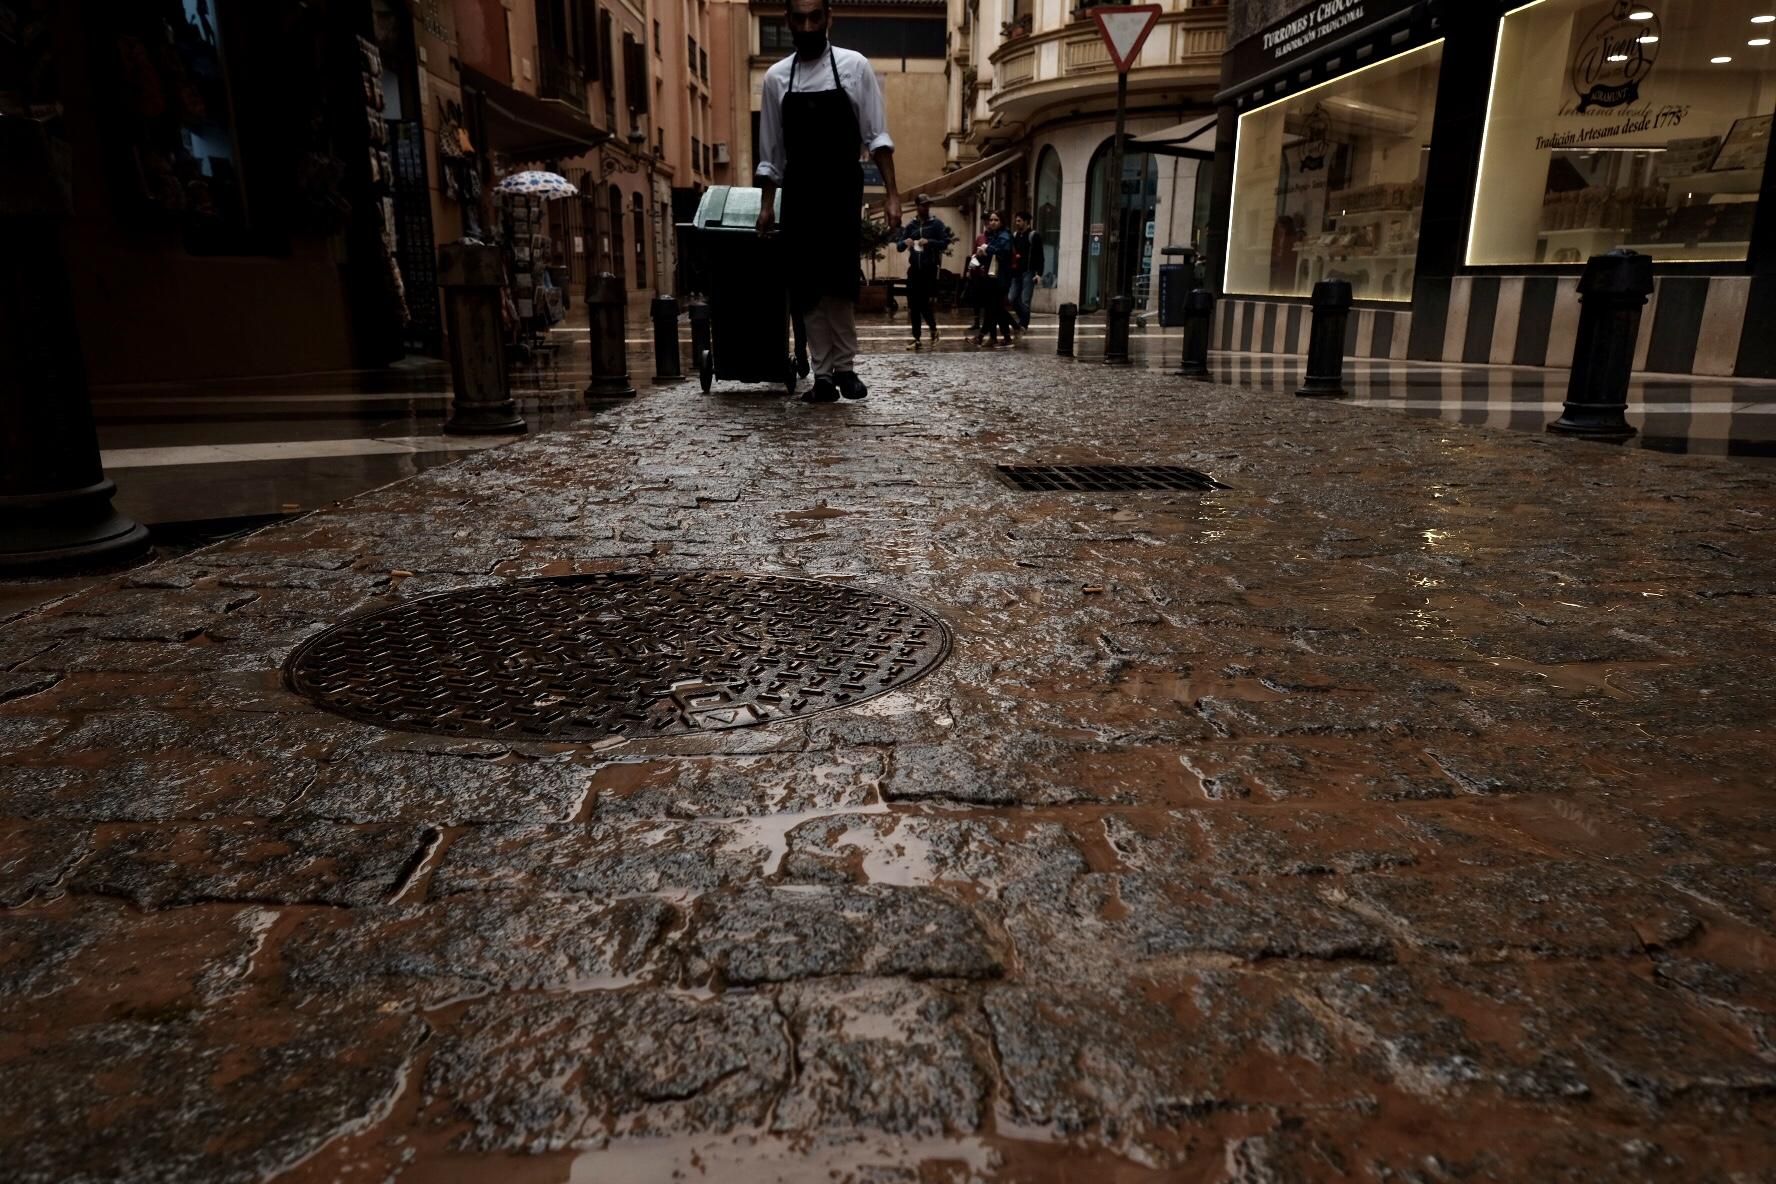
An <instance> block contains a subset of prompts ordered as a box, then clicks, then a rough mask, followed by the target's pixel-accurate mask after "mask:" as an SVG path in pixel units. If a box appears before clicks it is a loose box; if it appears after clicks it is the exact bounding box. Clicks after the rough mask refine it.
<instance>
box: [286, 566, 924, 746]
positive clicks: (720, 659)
mask: <svg viewBox="0 0 1776 1184" xmlns="http://www.w3.org/2000/svg"><path fill="white" fill-rule="evenodd" d="M949 649H950V633H949V629H948V628H947V627H946V626H945V625H944V623H943V622H942V621H940V620H938V618H937V617H936V616H935V615H933V614H932V613H931V612H930V611H928V610H926V609H924V608H922V607H920V606H918V605H916V604H911V603H908V602H906V601H903V600H897V599H895V598H893V597H890V596H883V595H881V594H880V593H876V592H868V591H865V590H863V589H860V588H853V587H849V586H847V585H845V584H834V583H826V582H823V581H820V580H805V579H796V578H794V577H789V576H749V575H733V574H726V573H718V572H615V573H609V574H602V575H587V576H568V577H565V578H560V579H539V580H523V581H519V582H516V583H510V584H498V585H492V586H488V587H480V588H465V589H463V590H461V591H457V592H442V593H438V594H436V595H432V596H422V597H419V598H417V599H414V600H411V601H408V602H406V603H404V604H400V605H396V606H395V607H393V608H387V609H382V610H380V611H378V612H374V613H370V614H368V615H366V616H363V617H358V618H356V619H354V620H350V621H346V622H343V623H342V624H339V625H336V626H334V627H333V628H331V629H329V630H327V631H326V632H325V633H321V634H319V635H317V636H315V637H312V638H310V639H309V640H308V641H306V642H304V643H303V644H302V646H301V647H300V648H298V649H297V650H296V652H295V653H293V654H291V655H290V659H289V661H288V662H287V663H285V666H284V676H285V679H286V680H287V681H288V683H289V685H290V688H291V689H292V690H294V691H296V692H297V693H299V694H301V695H305V696H307V697H308V698H310V699H312V700H314V701H315V702H316V703H318V704H320V705H321V706H322V707H325V708H326V709H327V710H329V711H335V712H338V713H339V714H340V715H344V716H349V717H350V718H352V719H356V720H362V721H364V722H365V723H371V724H378V725H380V726H383V727H389V728H401V729H406V730H410V731H419V732H441V733H444V734H446V735H452V736H486V737H495V738H499V739H538V740H569V741H576V740H602V739H606V738H609V737H612V736H620V737H628V738H642V737H648V736H671V735H679V734H683V733H688V732H698V731H707V730H712V729H723V728H737V727H746V726H748V725H752V724H762V723H770V722H772V721H774V720H781V719H794V718H796V717H797V716H803V715H810V714H812V713H814V712H816V711H825V710H827V709H828V708H833V707H845V706H849V705H851V704H853V703H858V702H861V701H863V700H865V699H870V698H873V697H875V696H877V695H880V694H883V693H885V692H887V691H891V690H893V689H894V688H895V687H899V686H904V685H906V684H907V683H909V682H912V681H913V680H914V679H916V678H918V677H919V676H920V675H922V674H924V673H925V672H926V671H928V670H930V669H931V668H932V667H933V666H936V665H937V664H938V663H939V662H941V661H943V659H944V657H945V656H946V655H947V654H948V653H949Z"/></svg>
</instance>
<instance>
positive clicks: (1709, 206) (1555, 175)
mask: <svg viewBox="0 0 1776 1184" xmlns="http://www.w3.org/2000/svg"><path fill="white" fill-rule="evenodd" d="M1773 14H1776V3H1773V2H1772V0H1647V2H1645V3H1641V2H1638V0H1540V2H1539V3H1535V4H1530V5H1527V6H1525V7H1523V8H1519V9H1517V10H1515V11H1514V12H1511V13H1509V14H1507V15H1506V16H1505V18H1504V21H1503V23H1502V25H1501V26H1500V28H1499V48H1498V59H1497V63H1496V65H1495V67H1494V79H1495V82H1494V85H1493V89H1492V96H1491V99H1490V101H1489V103H1488V108H1487V121H1486V140H1485V147H1484V148H1483V150H1482V152H1481V161H1480V183H1479V185H1478V187H1477V189H1476V193H1475V203H1476V204H1475V208H1474V220H1473V228H1472V230H1471V232H1470V234H1469V239H1468V256H1467V260H1468V263H1469V264H1470V265H1473V266H1486V265H1521V264H1536V263H1542V264H1577V263H1582V262H1583V261H1584V260H1585V259H1587V258H1589V257H1590V256H1592V255H1595V254H1599V253H1601V252H1603V251H1607V250H1610V249H1611V248H1613V247H1624V246H1625V247H1629V248H1631V249H1633V250H1636V251H1640V252H1642V253H1644V254H1648V255H1651V256H1652V257H1653V258H1654V259H1656V260H1668V261H1680V262H1681V261H1693V262H1707V261H1716V262H1719V261H1733V260H1742V259H1744V258H1746V256H1747V253H1748V251H1749V248H1750V242H1751V224H1752V218H1753V216H1754V215H1755V214H1756V211H1757V197H1758V190H1759V188H1760V186H1761V184H1762V181H1763V173H1764V156H1765V150H1766V147H1767V145H1768V143H1769V139H1770V122H1771V113H1772V111H1773V110H1776V48H1773V47H1772V46H1771V44H1770V40H1771V37H1772V32H1771V30H1772V29H1776V23H1773V22H1772V21H1771V19H1770V18H1771V16H1772V15H1773ZM1500 80H1505V81H1508V83H1509V85H1502V84H1501V82H1500Z"/></svg>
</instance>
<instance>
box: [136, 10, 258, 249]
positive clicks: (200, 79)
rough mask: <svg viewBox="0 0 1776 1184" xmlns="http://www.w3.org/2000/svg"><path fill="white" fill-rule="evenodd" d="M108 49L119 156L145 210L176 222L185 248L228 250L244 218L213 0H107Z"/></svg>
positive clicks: (223, 53) (232, 117)
mask: <svg viewBox="0 0 1776 1184" xmlns="http://www.w3.org/2000/svg"><path fill="white" fill-rule="evenodd" d="M111 12H112V13H113V14H114V15H113V21H114V24H113V25H112V27H111V29H110V30H109V32H110V37H109V41H110V48H111V50H112V52H113V54H114V55H115V56H114V59H113V60H114V62H115V65H116V73H115V78H116V84H117V86H118V88H119V91H120V96H121V99H122V103H121V111H120V112H119V116H120V118H119V120H118V125H119V126H118V131H119V133H120V139H121V143H120V144H119V147H120V149H121V150H122V153H123V157H124V159H121V160H118V161H116V162H115V163H116V164H117V165H118V167H119V171H120V173H121V174H122V175H123V176H126V177H127V178H128V181H127V185H128V188H129V190H130V191H131V192H132V194H133V197H134V204H135V205H136V207H137V208H138V209H139V210H140V211H142V212H143V213H145V214H147V215H148V216H150V217H152V218H155V219H158V220H163V221H165V222H169V223H175V224H177V225H178V226H180V227H181V229H182V230H183V232H184V237H185V241H186V246H187V247H188V248H190V249H191V250H193V251H215V250H228V249H230V248H231V247H232V246H233V245H234V244H235V243H236V242H238V240H239V238H240V236H241V234H242V233H243V232H244V230H245V227H246V203H245V200H244V196H243V193H242V188H241V178H240V172H239V166H238V164H237V154H236V151H235V135H234V113H233V109H232V97H231V95H230V93H229V86H228V74H227V68H226V53H225V48H224V40H223V37H222V35H221V31H220V29H219V28H218V18H217V14H216V12H215V11H214V6H213V4H212V3H211V0H158V2H152V0H151V2H145V3H140V4H127V5H124V4H119V5H115V6H113V7H112V9H111Z"/></svg>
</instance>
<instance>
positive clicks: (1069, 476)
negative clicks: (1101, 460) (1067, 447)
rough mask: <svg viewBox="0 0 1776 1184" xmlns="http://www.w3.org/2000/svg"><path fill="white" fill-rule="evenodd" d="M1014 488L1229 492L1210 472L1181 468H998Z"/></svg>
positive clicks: (1084, 490)
mask: <svg viewBox="0 0 1776 1184" xmlns="http://www.w3.org/2000/svg"><path fill="white" fill-rule="evenodd" d="M995 468H997V469H998V471H999V475H1000V477H1001V478H1002V479H1004V481H1005V482H1006V483H1007V484H1008V485H1010V486H1011V487H1012V488H1013V489H1021V490H1024V491H1025V492H1028V493H1039V492H1049V491H1060V492H1066V493H1130V492H1134V491H1136V490H1143V489H1166V490H1174V491H1178V492H1184V493H1204V492H1206V491H1208V490H1211V489H1226V488H1227V486H1225V485H1223V484H1221V483H1220V482H1219V481H1217V480H1215V479H1214V478H1213V477H1211V476H1209V475H1208V474H1207V473H1199V472H1197V471H1196V470H1195V469H1186V468H1181V467H1179V466H1177V465H996V466H995Z"/></svg>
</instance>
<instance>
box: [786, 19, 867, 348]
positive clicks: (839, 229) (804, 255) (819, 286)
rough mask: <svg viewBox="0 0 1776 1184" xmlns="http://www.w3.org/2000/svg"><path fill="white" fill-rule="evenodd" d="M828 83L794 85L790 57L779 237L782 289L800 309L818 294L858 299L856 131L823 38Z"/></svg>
mask: <svg viewBox="0 0 1776 1184" xmlns="http://www.w3.org/2000/svg"><path fill="white" fill-rule="evenodd" d="M826 59H827V63H828V64H829V65H830V66H831V67H832V77H833V88H832V89H831V90H817V91H802V92H801V93H800V94H797V93H796V88H795V80H796V67H797V65H798V64H799V61H800V59H797V60H796V61H793V62H791V64H790V69H789V91H788V93H787V94H785V95H784V96H783V154H784V158H785V168H784V177H783V238H784V242H785V245H786V246H787V247H788V248H789V266H790V277H789V294H790V300H791V302H792V304H793V305H794V307H795V310H796V311H797V312H800V313H805V312H807V311H808V310H809V309H810V308H813V307H814V305H815V304H816V303H817V302H818V301H819V300H820V299H821V297H823V296H839V297H842V298H844V299H846V300H856V299H857V274H858V272H857V267H858V262H857V261H858V259H859V257H860V256H859V251H858V223H859V222H860V221H861V220H862V218H863V165H862V164H860V163H859V162H858V159H857V155H858V154H857V149H858V145H859V144H860V143H862V141H863V132H862V130H861V129H859V127H858V126H857V112H856V111H853V110H852V109H851V99H850V96H848V95H847V94H846V93H845V87H844V84H843V83H841V82H840V81H839V61H838V57H837V55H836V54H834V53H833V51H832V47H831V46H830V45H829V46H827V50H826Z"/></svg>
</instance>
